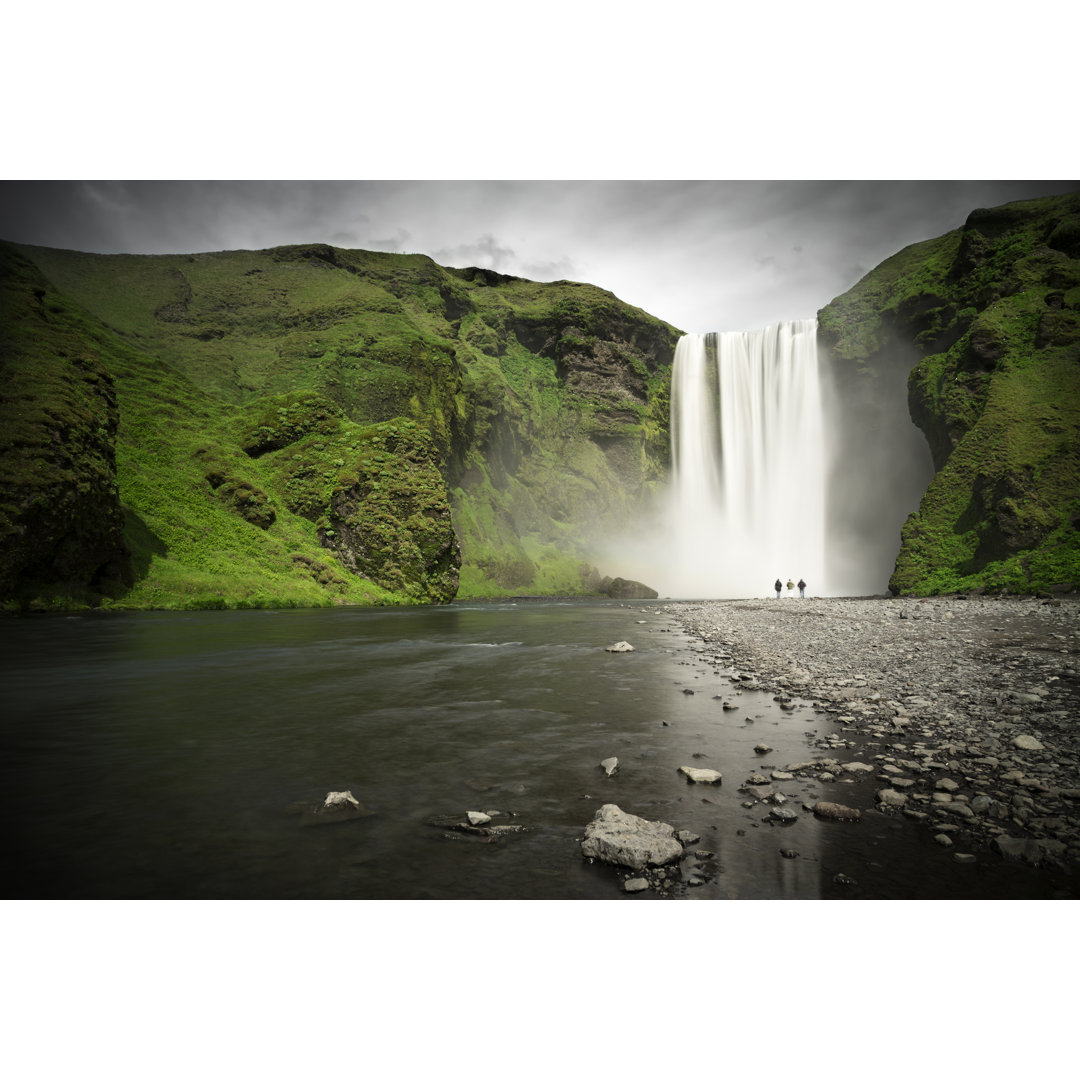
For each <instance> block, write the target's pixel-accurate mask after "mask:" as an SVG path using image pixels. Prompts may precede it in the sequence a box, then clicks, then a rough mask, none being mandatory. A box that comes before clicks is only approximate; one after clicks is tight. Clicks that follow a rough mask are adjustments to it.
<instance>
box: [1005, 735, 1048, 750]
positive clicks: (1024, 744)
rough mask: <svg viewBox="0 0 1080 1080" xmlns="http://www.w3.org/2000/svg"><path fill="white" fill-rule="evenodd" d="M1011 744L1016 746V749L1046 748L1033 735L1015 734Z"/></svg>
mask: <svg viewBox="0 0 1080 1080" xmlns="http://www.w3.org/2000/svg"><path fill="white" fill-rule="evenodd" d="M1012 744H1013V746H1015V747H1016V749H1017V750H1045V749H1046V747H1045V746H1043V744H1042V743H1041V742H1039V740H1038V739H1036V738H1035V736H1034V735H1017V736H1016V738H1015V739H1013V741H1012Z"/></svg>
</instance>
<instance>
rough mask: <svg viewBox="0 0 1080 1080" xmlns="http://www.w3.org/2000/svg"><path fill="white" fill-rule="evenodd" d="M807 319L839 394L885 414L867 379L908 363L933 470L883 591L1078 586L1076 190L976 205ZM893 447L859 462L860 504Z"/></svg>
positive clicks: (1079, 274)
mask: <svg viewBox="0 0 1080 1080" xmlns="http://www.w3.org/2000/svg"><path fill="white" fill-rule="evenodd" d="M818 319H819V327H820V337H821V341H822V343H823V344H824V345H825V346H826V347H827V348H828V350H829V352H830V354H831V357H832V366H833V369H834V371H835V372H836V373H837V376H836V378H837V382H838V384H839V385H840V387H841V395H842V396H844V395H846V396H847V398H848V399H849V403H850V402H851V401H857V400H858V399H859V397H860V396H861V397H863V398H864V399H865V400H866V401H868V402H870V403H871V405H870V409H871V410H873V409H884V410H885V411H886V412H887V411H889V410H888V408H887V406H885V405H883V404H882V403H883V402H884V401H885V400H886V396H885V395H882V394H879V393H876V392H875V391H874V385H875V383H878V384H880V385H882V386H889V385H891V384H892V383H894V382H895V378H894V377H895V374H896V371H897V370H899V369H903V368H904V367H908V368H909V372H908V377H907V401H908V407H909V411H910V416H911V419H912V420H913V421H914V423H915V424H917V425H918V427H919V428H920V429H921V431H922V432H923V433H924V435H925V437H926V442H927V444H928V447H929V450H930V454H931V457H932V460H933V467H934V474H933V477H932V479H931V480H930V482H929V484H928V486H927V487H926V490H925V492H924V493H923V495H922V498H921V500H920V501H919V504H918V508H917V509H915V510H914V511H913V513H911V515H910V516H909V517H908V519H907V521H906V522H905V523H904V525H903V529H902V536H901V544H900V550H899V554H898V556H897V558H896V563H895V567H894V569H893V572H892V575H891V578H890V579H889V589H890V590H891V591H892V592H893V593H898V594H928V593H929V594H933V593H940V592H951V591H967V590H1005V591H1010V592H1051V591H1055V590H1059V591H1063V590H1075V589H1076V588H1077V587H1080V533H1078V528H1080V195H1068V196H1060V197H1054V198H1048V199H1039V200H1033V201H1030V202H1019V203H1010V204H1008V205H1006V206H1002V207H998V208H996V209H991V210H975V211H973V212H972V213H971V214H970V215H969V217H968V219H967V221H966V223H965V225H964V227H963V228H962V229H957V230H954V231H953V232H951V233H948V234H946V235H945V236H942V237H938V238H937V239H935V240H928V241H926V242H925V243H921V244H915V245H913V246H912V247H909V248H906V249H905V250H903V251H901V252H899V253H898V254H897V255H894V256H893V257H892V258H891V259H888V260H886V261H885V262H884V263H882V264H881V265H880V266H879V267H877V268H876V269H875V270H873V271H872V272H871V273H870V274H868V275H867V276H866V277H865V278H863V279H862V281H860V282H859V283H858V284H857V285H856V286H855V287H854V288H853V289H851V290H850V291H849V292H847V293H845V294H844V295H843V296H841V297H839V298H837V299H836V300H834V301H833V302H832V303H831V304H829V305H828V306H827V307H826V308H824V309H823V310H822V311H821V312H820V313H819V316H818ZM894 417H895V412H894ZM853 446H854V444H853V443H852V444H849V447H848V450H849V452H850V451H851V450H852V448H853ZM856 449H857V448H856ZM890 452H891V444H890V442H889V440H888V438H886V437H885V436H884V435H883V436H882V438H881V440H880V446H879V448H878V454H879V460H878V461H877V462H876V463H872V464H874V468H873V469H869V470H862V476H863V479H862V480H861V481H860V483H861V484H863V486H864V489H865V490H864V491H863V494H864V495H866V499H867V503H868V505H872V502H871V496H870V495H869V494H868V491H870V490H872V487H873V477H874V475H875V474H876V475H880V476H886V475H888V472H889V467H888V465H887V461H886V460H885V459H886V458H887V457H888V454H889V453H890ZM852 460H857V458H853V459H852Z"/></svg>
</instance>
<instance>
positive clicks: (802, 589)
mask: <svg viewBox="0 0 1080 1080" xmlns="http://www.w3.org/2000/svg"><path fill="white" fill-rule="evenodd" d="M799 595H800V596H806V582H805V581H803V579H802V578H799Z"/></svg>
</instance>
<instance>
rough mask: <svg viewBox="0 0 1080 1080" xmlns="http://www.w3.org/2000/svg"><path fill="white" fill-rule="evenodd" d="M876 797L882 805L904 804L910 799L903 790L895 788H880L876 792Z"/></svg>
mask: <svg viewBox="0 0 1080 1080" xmlns="http://www.w3.org/2000/svg"><path fill="white" fill-rule="evenodd" d="M874 798H876V799H877V801H878V802H879V803H881V805H882V806H897V807H899V806H904V805H906V803H907V801H908V797H907V796H906V795H905V794H904V793H903V792H902V791H897V790H896V789H895V788H880V789H879V790H878V791H876V792H875V793H874Z"/></svg>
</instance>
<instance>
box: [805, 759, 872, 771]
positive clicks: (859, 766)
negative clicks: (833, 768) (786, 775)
mask: <svg viewBox="0 0 1080 1080" xmlns="http://www.w3.org/2000/svg"><path fill="white" fill-rule="evenodd" d="M789 768H790V766H789ZM840 768H842V769H843V770H844V772H849V773H861V772H862V773H868V772H873V771H874V766H873V765H867V764H866V762H865V761H849V762H848V763H847V764H846V765H841V766H840Z"/></svg>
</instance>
